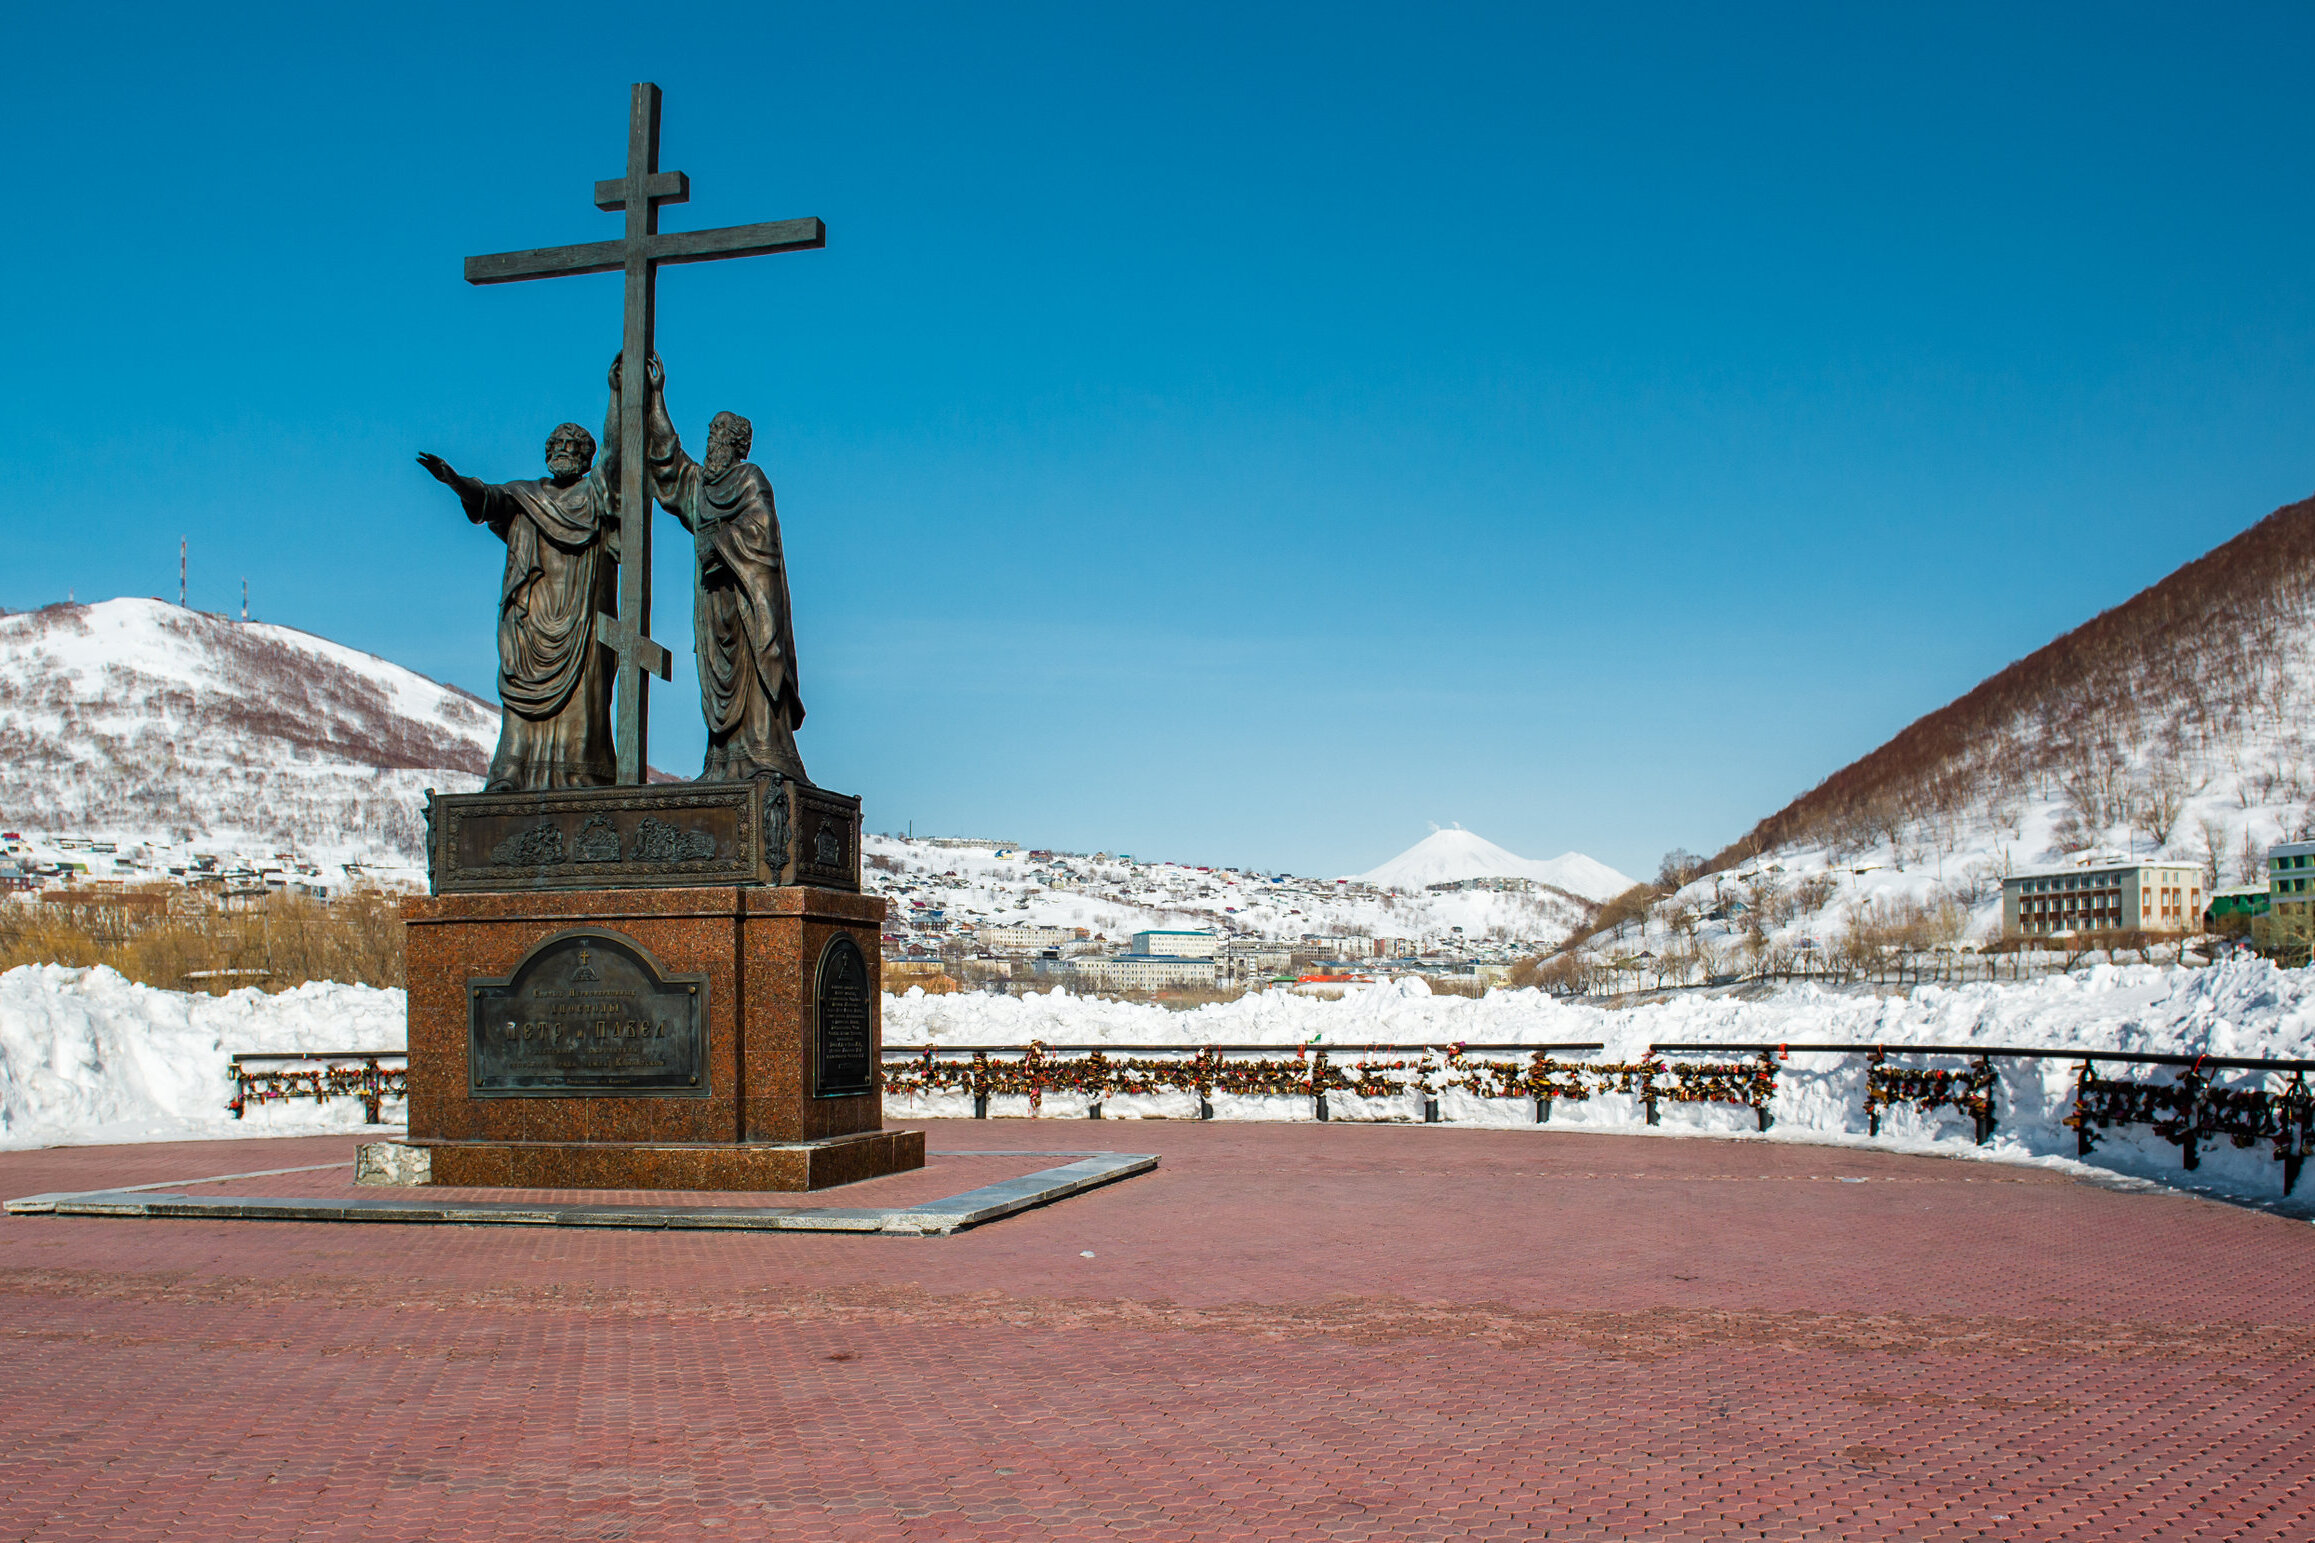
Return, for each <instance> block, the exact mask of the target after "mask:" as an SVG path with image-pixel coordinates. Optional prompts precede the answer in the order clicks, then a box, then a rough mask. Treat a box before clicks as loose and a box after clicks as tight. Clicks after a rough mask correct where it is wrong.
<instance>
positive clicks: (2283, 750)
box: [1659, 500, 2315, 944]
mask: <svg viewBox="0 0 2315 1543" xmlns="http://www.w3.org/2000/svg"><path fill="white" fill-rule="evenodd" d="M2310 831H2315V500H2309V501H2307V502H2304V503H2298V504H2292V505H2289V506H2287V507H2285V508H2282V509H2279V510H2277V511H2276V512H2275V513H2273V514H2271V515H2269V516H2268V517H2267V518H2266V519H2264V520H2261V521H2260V522H2259V523H2258V524H2256V525H2254V526H2252V527H2251V528H2250V529H2249V530H2247V531H2245V532H2244V533H2243V534H2242V535H2240V536H2237V537H2236V538H2235V539H2234V540H2232V541H2229V542H2227V543H2226V544H2225V545H2223V546H2220V547H2218V548H2217V549H2216V550H2214V551H2212V552H2210V553H2208V554H2206V555H2205V556H2203V557H2200V558H2197V559H2196V560H2195V561H2193V562H2191V563H2188V564H2187V565H2185V566H2184V567H2182V568H2180V569H2179V570H2178V571H2177V572H2175V573H2173V574H2171V575H2170V576H2169V577H2167V578H2165V579H2163V580H2162V581H2160V582H2159V583H2157V584H2154V585H2152V586H2151V587H2149V588H2147V589H2146V590H2143V591H2141V592H2140V593H2139V594H2137V595H2135V596H2132V597H2131V598H2130V599H2129V600H2126V601H2124V602H2123V603H2122V604H2120V605H2118V606H2116V607H2114V608H2113V609H2112V610H2109V611H2106V612H2103V613H2102V614H2100V615H2098V616H2096V617H2094V618H2092V619H2091V620H2090V621H2088V622H2085V623H2084V624H2083V625H2082V626H2080V627H2077V628H2075V629H2074V630H2073V631H2072V632H2069V633H2067V634H2066V635H2065V636H2063V637H2061V638H2059V639H2057V640H2056V641H2055V642H2052V643H2050V644H2049V645H2048V646H2046V647H2044V648H2041V649H2039V650H2037V651H2035V652H2034V653H2032V654H2029V655H2027V656H2026V657H2025V658H2023V659H2021V660H2019V661H2018V662H2017V663H2015V664H2013V665H2010V666H2009V667H2008V668H2007V669H2004V670H2002V671H2001V672H2000V673H1998V674H1996V675H1994V676H1993V677H1991V678H1990V679H1988V680H1986V681H1985V682H1984V683H1982V684H1981V685H1979V686H1977V687H1976V688H1975V689H1973V690H1971V691H1970V692H1968V693H1967V694H1965V695H1964V696H1962V697H1960V698H1959V699H1958V700H1956V701H1954V702H1952V703H1950V704H1948V705H1947V706H1945V707H1942V708H1939V709H1938V710H1937V711H1935V712H1932V713H1930V714H1928V715H1927V716H1926V717H1923V718H1921V719H1919V720H1918V721H1916V722H1915V723H1913V724H1911V725H1909V726H1908V727H1907V728H1905V729H1904V730H1903V731H1901V732H1900V733H1898V734H1897V735H1896V736H1895V737H1894V738H1892V739H1891V740H1890V741H1889V742H1888V743H1887V744H1885V745H1883V746H1881V747H1880V748H1879V749H1877V750H1875V751H1873V752H1872V753H1871V754H1869V755H1867V756H1864V757H1863V758H1861V759H1860V760H1858V761H1856V762H1854V763H1853V764H1851V765H1849V766H1845V767H1843V768H1842V769H1841V770H1839V771H1837V772H1835V773H1833V775H1831V776H1830V777H1828V778H1826V779H1825V780H1824V782H1822V783H1821V784H1819V785H1818V786H1817V787H1815V788H1814V789H1812V790H1810V791H1809V792H1808V793H1806V794H1804V795H1802V796H1801V797H1800V798H1797V799H1795V800H1794V801H1793V802H1792V803H1791V804H1789V805H1787V806H1786V807H1785V808H1783V809H1781V810H1779V811H1778V812H1777V813H1775V814H1773V815H1771V816H1770V817H1769V818H1767V819H1765V820H1763V821H1761V822H1760V824H1759V825H1757V826H1755V827H1754V828H1753V830H1752V831H1751V832H1750V833H1749V834H1748V835H1746V836H1745V837H1744V839H1743V840H1741V841H1739V842H1737V843H1735V844H1734V845H1732V846H1730V847H1729V848H1728V849H1726V850H1725V851H1723V852H1721V853H1720V854H1718V855H1717V856H1716V857H1715V858H1713V860H1712V861H1711V863H1710V864H1708V865H1707V873H1706V876H1705V877H1704V878H1703V879H1701V880H1700V881H1698V883H1696V884H1694V885H1691V886H1689V887H1688V888H1687V889H1685V890H1683V891H1682V893H1681V894H1680V895H1679V896H1678V897H1676V902H1675V903H1673V904H1670V905H1668V906H1666V907H1662V908H1659V915H1660V916H1661V915H1662V913H1663V912H1665V911H1667V910H1673V909H1677V908H1679V907H1686V908H1687V909H1688V910H1689V911H1690V912H1694V911H1695V910H1697V909H1698V908H1699V905H1700V903H1702V902H1709V901H1711V900H1714V899H1719V900H1723V901H1725V900H1727V899H1731V898H1745V897H1747V896H1748V895H1750V897H1751V899H1752V900H1753V902H1754V904H1753V907H1752V911H1751V913H1750V919H1749V920H1748V922H1747V926H1748V927H1751V928H1752V929H1753V930H1754V931H1755V932H1756V933H1757V931H1758V930H1759V929H1758V923H1759V921H1760V919H1761V915H1762V912H1763V911H1764V910H1765V911H1766V912H1767V913H1768V915H1769V916H1770V917H1771V918H1775V920H1774V922H1773V924H1772V925H1770V926H1769V927H1768V929H1767V931H1768V934H1769V937H1768V941H1770V942H1772V943H1773V942H1775V941H1776V940H1777V939H1778V938H1780V937H1781V938H1784V939H1785V940H1786V941H1794V940H1797V939H1798V938H1799V937H1801V936H1804V935H1813V936H1816V937H1818V938H1820V939H1822V940H1823V941H1824V942H1826V943H1827V944H1830V943H1831V942H1832V941H1833V939H1834V937H1835V936H1837V935H1838V934H1840V933H1841V932H1842V931H1843V930H1844V929H1845V928H1846V927H1847V926H1849V925H1850V924H1851V923H1852V922H1853V921H1854V920H1855V919H1856V918H1857V917H1858V916H1859V915H1860V914H1862V913H1865V912H1866V911H1868V910H1872V911H1875V912H1878V913H1879V914H1880V915H1881V916H1882V917H1884V918H1886V917H1889V916H1892V915H1896V914H1898V913H1901V912H1904V911H1906V910H1908V909H1910V910H1911V911H1912V912H1913V914H1915V915H1922V914H1924V913H1935V914H1936V916H1937V917H1938V918H1940V920H1938V921H1937V922H1936V924H1935V925H1936V926H1937V927H1940V928H1942V929H1943V930H1945V931H1948V932H1958V933H1959V934H1960V935H1961V936H1962V937H1966V938H1976V939H1985V938H1989V937H1992V936H1995V935H1997V934H1998V932H1999V928H2000V881H2001V878H2002V876H2003V875H2005V874H2008V873H2014V872H2020V871H2029V870H2036V869H2048V868H2058V867H2064V866H2069V865H2073V864H2080V863H2086V862H2091V861H2102V860H2105V859H2106V858H2109V857H2112V858H2123V857H2128V856H2137V857H2141V858H2144V857H2151V856H2161V857H2164V858H2168V859H2172V860H2177V861H2186V862H2192V863H2194V864H2196V865H2198V866H2200V867H2202V868H2203V869H2204V870H2205V882H2206V884H2211V883H2214V882H2215V884H2217V885H2230V884H2239V883H2258V882H2261V881H2263V879H2264V877H2265V869H2264V852H2265V849H2266V848H2267V846H2268V845H2269V844H2271V843H2273V842H2275V841H2278V840H2284V839H2289V838H2292V837H2297V836H2301V835H2305V834H2308V833H2309V832H2310ZM1812 878H1813V879H1814V882H1811V881H1812ZM1755 890H1759V891H1761V893H1760V894H1753V893H1752V892H1753V891H1755ZM1763 895H1765V897H1766V899H1767V901H1768V904H1767V905H1766V906H1765V907H1764V906H1762V905H1760V904H1759V903H1758V902H1759V901H1760V899H1761V898H1762V897H1763ZM1796 901H1797V902H1799V903H1797V904H1796V903H1794V902H1796ZM1703 908H1705V909H1712V908H1715V907H1712V906H1710V905H1708V904H1706V905H1704V906H1703ZM1704 930H1705V931H1706V932H1707V933H1709V932H1710V931H1711V930H1712V929H1711V928H1710V927H1707V928H1706V929H1704ZM1707 941H1709V939H1708V940H1707ZM1756 942H1757V938H1756Z"/></svg>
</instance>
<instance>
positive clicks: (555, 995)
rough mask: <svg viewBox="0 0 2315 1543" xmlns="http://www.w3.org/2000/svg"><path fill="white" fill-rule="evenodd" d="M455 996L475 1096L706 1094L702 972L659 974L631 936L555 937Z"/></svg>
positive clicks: (579, 932) (585, 933)
mask: <svg viewBox="0 0 2315 1543" xmlns="http://www.w3.org/2000/svg"><path fill="white" fill-rule="evenodd" d="M855 954H856V955H857V950H855ZM466 1000H467V1009H468V1040H467V1052H466V1068H467V1088H468V1091H469V1092H470V1093H471V1095H472V1096H473V1097H475V1098H584V1097H589V1096H616V1097H624V1098H637V1097H645V1098H705V1097H707V1096H708V1091H709V1089H708V1074H707V1026H708V1010H707V977H706V976H704V975H670V974H668V973H667V972H666V971H664V970H662V969H660V967H659V961H658V960H656V959H654V958H652V957H651V953H650V950H648V949H646V948H645V947H644V946H643V945H642V944H640V943H638V942H636V941H635V940H634V939H633V938H630V937H626V936H624V935H622V934H620V933H616V932H608V931H605V930H603V929H601V928H591V927H581V928H573V929H572V930H570V931H568V932H558V933H556V934H555V935H554V936H553V937H551V938H548V939H547V940H546V941H544V942H542V943H540V944H539V945H538V946H537V947H536V948H534V949H532V950H531V951H530V952H529V953H527V954H525V955H524V956H523V960H522V963H520V964H518V965H516V966H515V968H514V973H513V974H512V975H509V976H508V977H506V979H504V980H469V981H468V982H467V983H466Z"/></svg>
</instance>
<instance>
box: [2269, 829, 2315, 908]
mask: <svg viewBox="0 0 2315 1543" xmlns="http://www.w3.org/2000/svg"><path fill="white" fill-rule="evenodd" d="M2310 881H2315V841H2278V842H2276V843H2275V844H2274V845H2273V846H2271V847H2269V848H2267V910H2268V912H2269V914H2271V915H2273V916H2275V917H2277V918H2281V919H2286V920H2289V921H2302V920H2304V919H2305V917H2306V915H2307V906H2308V903H2309V902H2310V901H2315V890H2311V889H2310Z"/></svg>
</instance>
